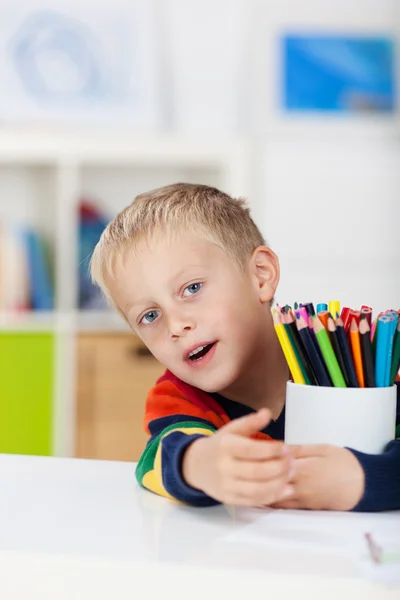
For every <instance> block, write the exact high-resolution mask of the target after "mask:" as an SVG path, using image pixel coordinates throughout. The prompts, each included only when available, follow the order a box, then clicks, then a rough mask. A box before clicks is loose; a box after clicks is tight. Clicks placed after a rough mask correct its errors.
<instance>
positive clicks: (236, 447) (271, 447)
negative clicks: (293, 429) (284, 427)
mask: <svg viewBox="0 0 400 600" xmlns="http://www.w3.org/2000/svg"><path fill="white" fill-rule="evenodd" d="M221 444H222V445H223V447H224V450H225V451H226V452H227V453H228V454H229V455H230V456H231V457H232V458H235V459H237V460H246V461H249V460H269V459H273V458H282V457H283V456H287V450H286V447H285V445H284V444H283V442H272V441H271V442H268V441H266V440H252V439H250V438H246V437H242V436H240V435H226V436H224V438H223V439H221Z"/></svg>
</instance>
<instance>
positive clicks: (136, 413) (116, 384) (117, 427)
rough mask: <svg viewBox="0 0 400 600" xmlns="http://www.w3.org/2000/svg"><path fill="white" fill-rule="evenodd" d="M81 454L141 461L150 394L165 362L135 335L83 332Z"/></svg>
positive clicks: (80, 346) (78, 451)
mask: <svg viewBox="0 0 400 600" xmlns="http://www.w3.org/2000/svg"><path fill="white" fill-rule="evenodd" d="M77 343H78V389H77V433H76V456H77V457H80V458H96V459H106V460H126V461H136V460H138V458H139V456H140V454H141V452H142V450H143V448H144V447H145V445H146V442H147V440H148V436H147V435H146V434H145V432H144V430H143V415H144V407H145V400H146V395H147V392H148V390H149V388H150V387H151V386H152V385H154V383H155V382H156V380H157V379H158V377H160V375H161V374H162V373H163V372H164V370H165V369H164V367H163V366H162V365H161V364H160V363H159V362H158V361H157V360H156V359H155V358H154V357H153V356H152V355H151V354H150V353H149V351H148V350H147V348H146V347H145V346H144V345H143V343H142V342H141V341H140V340H139V339H138V338H136V337H135V336H133V335H129V334H124V333H121V334H116V333H111V334H107V333H102V334H92V333H91V334H81V335H79V336H78V342H77Z"/></svg>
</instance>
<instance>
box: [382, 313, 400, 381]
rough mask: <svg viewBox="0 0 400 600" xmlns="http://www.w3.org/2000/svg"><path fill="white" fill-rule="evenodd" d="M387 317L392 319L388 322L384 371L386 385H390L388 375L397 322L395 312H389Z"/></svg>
mask: <svg viewBox="0 0 400 600" xmlns="http://www.w3.org/2000/svg"><path fill="white" fill-rule="evenodd" d="M388 316H390V317H391V318H392V320H391V322H390V331H389V343H388V355H387V361H386V369H385V382H386V385H390V373H391V370H392V357H393V343H394V338H395V335H396V328H397V322H398V320H399V317H398V315H397V312H395V311H393V310H392V311H390V313H388Z"/></svg>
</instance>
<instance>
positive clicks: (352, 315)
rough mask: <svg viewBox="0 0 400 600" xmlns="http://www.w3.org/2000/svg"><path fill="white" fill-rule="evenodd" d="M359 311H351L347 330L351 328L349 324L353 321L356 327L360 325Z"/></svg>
mask: <svg viewBox="0 0 400 600" xmlns="http://www.w3.org/2000/svg"><path fill="white" fill-rule="evenodd" d="M360 314H361V313H360V311H359V310H351V311H350V317H349V329H350V327H351V323H352V321H353V319H354V320H355V322H356V323H357V325H359V324H360Z"/></svg>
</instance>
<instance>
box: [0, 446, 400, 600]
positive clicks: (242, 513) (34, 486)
mask: <svg viewBox="0 0 400 600" xmlns="http://www.w3.org/2000/svg"><path fill="white" fill-rule="evenodd" d="M134 468H135V467H134V465H132V464H128V463H116V462H103V461H86V460H74V459H56V458H37V457H22V456H8V455H3V456H1V455H0V598H1V600H14V599H16V598H18V599H20V598H21V599H22V598H24V600H25V599H28V598H29V600H36V598H40V600H47V598H56V599H57V600H64V598H68V599H70V598H74V599H75V598H85V599H91V598H95V599H96V600H102V599H103V598H107V600H109V599H110V598H112V599H114V598H115V599H116V600H119V599H120V598H130V599H132V598H146V599H147V598H165V597H166V598H169V597H171V598H178V599H179V598H191V599H192V598H202V599H204V598H206V599H208V598H217V597H218V598H221V597H223V598H224V599H225V596H226V598H229V597H231V598H236V597H237V598H241V599H243V598H245V600H247V598H249V597H250V595H253V596H254V597H255V596H256V594H257V595H260V594H262V596H264V594H265V597H268V596H269V594H277V591H279V595H276V596H275V597H276V598H277V597H279V598H291V599H293V598H294V597H296V598H299V597H302V595H301V594H300V596H299V588H301V587H302V586H305V587H306V588H307V597H310V595H311V598H312V597H314V596H313V594H315V595H316V596H317V595H320V594H321V593H322V594H323V597H324V600H325V599H330V598H335V600H337V599H338V598H340V600H342V599H343V598H345V597H349V598H358V597H360V598H363V600H366V599H367V600H368V599H369V598H379V599H380V598H400V588H399V587H393V586H391V587H387V586H386V585H382V584H380V583H376V582H374V583H371V582H370V581H368V580H366V579H364V578H363V577H362V575H361V574H360V571H359V565H358V563H357V561H355V560H354V561H352V560H351V558H349V556H346V555H345V554H343V552H342V551H338V552H334V551H329V552H325V551H323V548H322V547H321V548H318V546H316V547H314V548H313V547H311V546H310V547H309V548H308V549H306V550H305V549H304V548H303V547H301V546H299V547H298V548H296V545H292V546H290V547H288V546H285V544H283V545H282V544H281V543H280V541H279V540H275V541H274V540H271V543H270V545H268V544H266V543H265V539H263V537H265V535H264V534H263V527H265V519H266V518H270V519H275V520H276V519H277V517H279V518H280V519H281V520H282V517H283V513H284V511H270V512H269V516H268V515H267V513H266V512H265V511H262V510H258V509H254V510H250V509H235V510H234V509H230V508H226V507H215V508H210V509H194V508H190V507H187V506H183V505H181V504H178V503H175V502H171V501H169V500H166V499H163V498H159V497H157V496H155V495H153V494H151V493H149V492H146V491H144V490H141V489H140V488H139V486H138V485H137V483H136V481H135V478H134ZM286 514H287V516H288V518H289V517H290V519H292V521H293V519H296V518H304V515H305V514H306V519H312V520H313V521H312V522H313V524H314V525H315V523H317V520H318V518H319V517H321V518H322V515H321V514H320V513H304V512H303V513H301V515H300V514H299V513H296V511H287V513H285V515H286ZM344 517H345V518H348V519H349V523H350V520H351V522H354V519H357V518H363V519H365V518H366V517H365V516H360V515H351V514H348V515H345V516H344ZM285 518H286V517H285ZM323 518H324V517H323ZM371 519H373V520H375V521H374V522H376V520H377V519H379V520H381V521H382V522H385V523H386V522H387V524H388V525H389V526H390V527H391V528H396V527H399V526H400V513H387V514H383V515H371ZM309 522H310V523H311V521H309ZM270 523H274V521H270ZM399 532H400V529H399ZM314 533H315V532H314ZM275 542H277V543H275ZM321 550H322V551H321ZM139 589H142V590H143V593H142V594H138V590H139ZM218 590H219V591H218ZM217 592H218V593H217Z"/></svg>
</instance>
